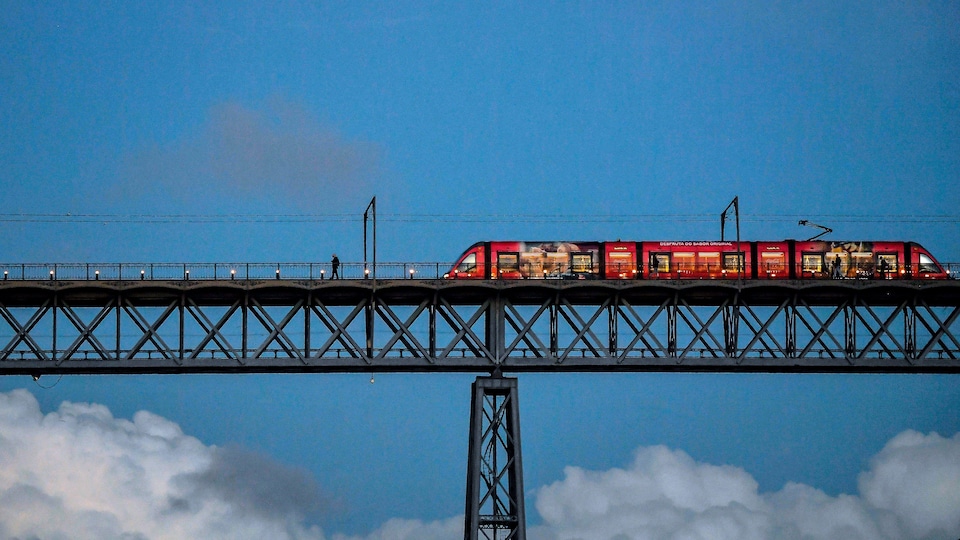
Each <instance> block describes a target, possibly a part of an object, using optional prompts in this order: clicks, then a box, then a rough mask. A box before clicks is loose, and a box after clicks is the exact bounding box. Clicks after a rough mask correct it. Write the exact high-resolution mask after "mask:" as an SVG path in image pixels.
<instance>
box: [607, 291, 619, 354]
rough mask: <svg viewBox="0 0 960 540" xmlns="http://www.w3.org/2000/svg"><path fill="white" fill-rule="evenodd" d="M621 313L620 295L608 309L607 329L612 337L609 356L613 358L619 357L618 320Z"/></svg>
mask: <svg viewBox="0 0 960 540" xmlns="http://www.w3.org/2000/svg"><path fill="white" fill-rule="evenodd" d="M619 312H620V295H619V294H618V295H617V296H616V298H615V299H614V302H613V304H612V305H610V306H608V307H607V317H608V319H607V329H608V333H609V335H610V350H609V351H608V352H607V354H608V355H609V356H610V357H611V358H615V357H616V356H617V322H618V321H617V319H618V318H619V317H618V314H619Z"/></svg>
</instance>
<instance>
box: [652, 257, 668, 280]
mask: <svg viewBox="0 0 960 540" xmlns="http://www.w3.org/2000/svg"><path fill="white" fill-rule="evenodd" d="M669 274H670V253H669V252H658V253H651V254H650V277H651V278H653V279H656V278H658V277H668V275H669Z"/></svg>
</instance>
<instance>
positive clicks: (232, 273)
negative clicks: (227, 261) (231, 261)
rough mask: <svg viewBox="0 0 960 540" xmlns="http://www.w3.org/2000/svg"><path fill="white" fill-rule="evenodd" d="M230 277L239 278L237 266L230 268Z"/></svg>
mask: <svg viewBox="0 0 960 540" xmlns="http://www.w3.org/2000/svg"><path fill="white" fill-rule="evenodd" d="M230 279H237V270H236V269H235V268H231V269H230Z"/></svg>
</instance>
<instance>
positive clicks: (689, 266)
mask: <svg viewBox="0 0 960 540" xmlns="http://www.w3.org/2000/svg"><path fill="white" fill-rule="evenodd" d="M694 257H695V255H694V253H693V252H682V253H674V254H673V264H674V265H676V267H677V272H681V271H686V272H691V271H693V270H694Z"/></svg>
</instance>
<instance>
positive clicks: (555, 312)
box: [550, 296, 560, 359]
mask: <svg viewBox="0 0 960 540" xmlns="http://www.w3.org/2000/svg"><path fill="white" fill-rule="evenodd" d="M559 303H560V297H559V296H555V297H554V299H553V303H551V304H550V356H551V358H554V359H556V358H557V355H558V354H559V352H560V338H559V336H558V335H557V334H558V333H559V330H560V323H559V320H558V319H559V317H560V308H559V307H558V305H557V304H559Z"/></svg>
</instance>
